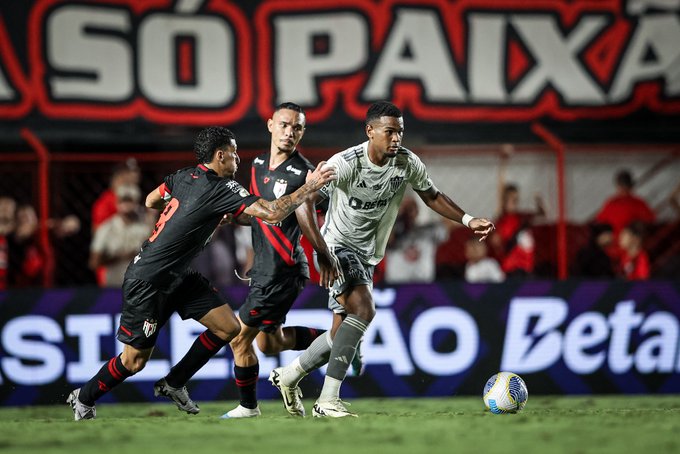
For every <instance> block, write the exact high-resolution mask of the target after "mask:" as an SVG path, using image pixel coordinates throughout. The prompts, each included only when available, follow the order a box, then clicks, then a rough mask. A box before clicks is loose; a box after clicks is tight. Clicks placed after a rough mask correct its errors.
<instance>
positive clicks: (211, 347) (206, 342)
mask: <svg viewBox="0 0 680 454" xmlns="http://www.w3.org/2000/svg"><path fill="white" fill-rule="evenodd" d="M198 338H199V339H200V340H201V343H202V344H203V346H204V347H205V348H207V349H208V350H210V351H214V350H217V349H218V348H219V345H217V344H216V343H215V342H213V341H212V339H210V338H209V337H208V336H207V335H206V334H205V332H203V333H201V335H200V336H198Z"/></svg>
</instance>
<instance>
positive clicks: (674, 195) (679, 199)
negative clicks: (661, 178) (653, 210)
mask: <svg viewBox="0 0 680 454" xmlns="http://www.w3.org/2000/svg"><path fill="white" fill-rule="evenodd" d="M668 203H669V205H670V206H671V207H672V208H673V210H674V211H675V214H676V215H677V216H680V183H678V185H677V186H676V187H675V189H673V192H671V193H670V195H669V196H668Z"/></svg>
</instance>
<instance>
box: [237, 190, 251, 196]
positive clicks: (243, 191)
mask: <svg viewBox="0 0 680 454" xmlns="http://www.w3.org/2000/svg"><path fill="white" fill-rule="evenodd" d="M238 195H240V196H241V197H248V196H249V195H250V193H249V192H248V191H247V190H246V188H241V190H240V191H238Z"/></svg>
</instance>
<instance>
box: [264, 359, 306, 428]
mask: <svg viewBox="0 0 680 454" xmlns="http://www.w3.org/2000/svg"><path fill="white" fill-rule="evenodd" d="M281 369H282V368H281V367H277V368H276V369H274V370H273V371H272V372H271V374H269V381H270V382H271V384H272V385H274V386H276V388H277V389H278V390H279V392H280V393H281V397H282V398H283V408H285V409H286V411H287V412H288V413H290V414H291V415H292V416H302V417H304V416H305V407H304V406H303V405H302V391H300V388H299V387H297V386H295V387H292V388H291V387H289V386H286V385H284V384H283V383H281Z"/></svg>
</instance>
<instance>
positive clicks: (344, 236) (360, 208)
mask: <svg viewBox="0 0 680 454" xmlns="http://www.w3.org/2000/svg"><path fill="white" fill-rule="evenodd" d="M328 163H329V164H331V165H333V166H334V167H335V168H336V171H337V180H334V181H331V182H330V183H328V184H327V185H326V186H324V187H323V188H322V189H321V193H322V194H323V195H324V196H325V197H327V198H329V199H330V200H329V205H328V212H327V213H326V221H325V223H324V225H323V227H322V229H321V233H322V234H323V237H324V239H325V240H326V243H327V244H328V245H329V246H343V247H347V248H350V249H351V250H353V251H354V252H355V253H356V254H357V255H358V256H359V257H360V258H361V259H362V261H363V262H364V263H367V264H369V265H377V264H378V263H379V262H380V261H381V260H382V258H383V257H384V256H385V247H386V246H387V240H388V239H389V236H390V232H391V231H392V227H393V226H394V221H395V219H396V218H397V213H398V212H399V204H401V200H402V199H403V197H404V191H405V190H406V183H410V184H411V186H412V187H413V189H415V190H416V191H425V190H427V189H429V188H430V187H432V180H430V177H429V176H428V175H427V169H426V168H425V164H423V162H422V161H421V160H420V158H418V156H416V155H415V154H414V153H413V152H412V151H411V150H408V149H406V148H403V147H402V148H400V149H399V152H398V153H397V156H396V157H394V158H391V159H390V160H389V161H388V162H387V163H386V164H385V165H384V166H382V167H380V166H377V165H375V164H373V163H372V162H371V160H370V159H368V142H364V143H362V144H360V145H357V146H355V147H352V148H348V149H347V150H345V151H342V152H340V153H337V154H335V155H333V157H331V158H330V159H329V160H328Z"/></svg>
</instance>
